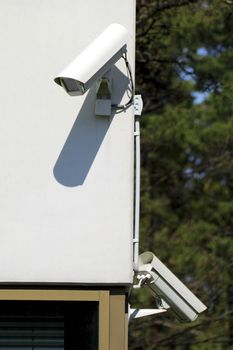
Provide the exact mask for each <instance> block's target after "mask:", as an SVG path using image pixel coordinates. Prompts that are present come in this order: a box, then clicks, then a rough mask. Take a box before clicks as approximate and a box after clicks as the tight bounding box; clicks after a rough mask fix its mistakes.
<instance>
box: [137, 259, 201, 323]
mask: <svg viewBox="0 0 233 350" xmlns="http://www.w3.org/2000/svg"><path fill="white" fill-rule="evenodd" d="M138 266H139V268H138V272H137V278H138V279H139V280H140V281H142V285H143V284H144V285H145V286H146V287H147V288H148V289H149V290H150V291H151V292H152V294H153V295H154V297H155V298H156V299H158V298H159V299H160V301H161V307H163V308H169V307H170V308H171V310H172V311H173V312H174V313H175V314H176V316H177V317H178V318H179V319H180V320H182V321H194V320H195V319H196V318H197V317H198V315H199V313H201V312H203V311H204V310H206V306H205V305H204V304H203V303H202V302H201V301H200V300H199V299H198V298H197V297H196V296H195V295H194V294H193V293H192V292H191V291H190V290H189V289H188V288H187V287H186V286H185V285H184V284H183V283H182V282H181V281H180V280H179V279H178V278H177V277H176V276H175V275H174V274H173V273H172V272H171V271H170V270H169V269H168V268H167V267H166V266H165V265H164V264H163V263H162V262H161V261H160V260H159V259H158V258H157V257H156V256H155V255H154V254H153V253H151V252H146V253H143V254H141V255H140V256H139V265H138Z"/></svg>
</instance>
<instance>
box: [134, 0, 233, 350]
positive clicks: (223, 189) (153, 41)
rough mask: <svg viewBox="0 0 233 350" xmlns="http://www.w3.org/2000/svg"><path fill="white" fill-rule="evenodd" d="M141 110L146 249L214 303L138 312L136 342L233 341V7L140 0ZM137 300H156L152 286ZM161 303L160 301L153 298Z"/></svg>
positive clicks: (217, 344)
mask: <svg viewBox="0 0 233 350" xmlns="http://www.w3.org/2000/svg"><path fill="white" fill-rule="evenodd" d="M136 57H137V66H136V77H137V81H136V86H137V90H138V92H140V93H142V95H143V97H144V101H145V113H144V116H143V117H142V189H141V208H142V209H141V241H140V245H141V251H147V250H150V251H153V252H155V253H156V255H157V256H158V257H159V258H160V259H161V260H162V261H163V262H165V263H166V264H167V265H168V266H169V268H171V269H172V270H173V272H175V273H176V274H177V275H178V276H179V277H180V278H181V279H182V280H183V281H184V282H185V283H186V284H187V285H188V286H189V287H190V288H191V290H192V291H194V292H195V293H196V294H197V295H198V296H199V297H200V298H201V299H202V300H203V302H205V304H206V305H207V306H208V311H207V312H205V313H204V314H203V315H202V316H201V317H200V318H199V320H198V321H196V322H194V323H192V324H185V325H184V324H179V323H178V322H177V321H176V320H175V319H174V318H173V316H172V315H170V314H169V313H168V314H167V315H163V316H156V317H151V318H148V319H145V320H143V319H139V320H137V321H133V323H132V325H131V328H130V331H131V332H130V334H131V336H130V349H131V350H140V349H148V350H153V349H176V350H181V349H182V350H183V349H184V350H196V349H199V350H207V349H208V350H209V349H211V350H215V349H216V350H218V349H233V69H232V68H233V6H232V3H231V1H223V0H199V1H198V0H197V1H195V0H189V1H188V0H170V1H169V0H164V1H162V0H161V1H159V0H157V1H156V0H138V1H137V56H136ZM132 301H133V302H134V305H135V304H137V305H138V306H141V307H143V306H145V305H149V306H150V307H152V306H153V303H154V301H153V298H151V297H150V295H147V294H146V291H140V292H133V294H132ZM154 306H155V305H154Z"/></svg>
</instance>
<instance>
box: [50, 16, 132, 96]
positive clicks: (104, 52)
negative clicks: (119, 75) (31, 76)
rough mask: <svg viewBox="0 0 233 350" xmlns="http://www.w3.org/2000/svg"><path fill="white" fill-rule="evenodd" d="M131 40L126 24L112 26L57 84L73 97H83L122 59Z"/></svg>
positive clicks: (60, 75)
mask: <svg viewBox="0 0 233 350" xmlns="http://www.w3.org/2000/svg"><path fill="white" fill-rule="evenodd" d="M128 39H129V33H128V30H127V29H126V28H125V27H124V26H123V25H121V24H118V23H113V24H111V25H110V26H109V27H107V28H106V29H105V30H104V32H102V33H101V34H100V35H99V36H98V37H97V38H96V39H95V40H94V41H93V42H92V43H91V44H90V45H89V46H88V47H87V48H86V49H85V50H84V51H82V52H81V53H80V55H79V56H78V57H77V58H75V60H74V61H72V62H71V63H70V64H69V65H68V66H67V67H66V68H65V69H64V70H63V71H62V72H61V73H60V74H59V75H58V76H57V77H56V78H55V79H54V81H55V82H56V83H57V84H59V85H60V86H62V87H63V88H64V89H65V91H66V92H67V93H68V94H69V95H70V96H79V95H83V94H84V93H85V92H86V91H87V90H88V89H89V88H90V87H91V86H92V85H93V83H94V82H95V81H97V80H98V79H100V78H101V77H103V76H104V74H105V73H106V72H107V71H109V70H110V69H111V67H112V66H113V65H114V64H115V63H116V62H117V61H118V60H119V59H120V58H121V57H122V55H123V54H124V53H125V52H126V44H127V41H128Z"/></svg>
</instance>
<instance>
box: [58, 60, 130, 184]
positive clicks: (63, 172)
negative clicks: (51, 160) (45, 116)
mask: <svg viewBox="0 0 233 350" xmlns="http://www.w3.org/2000/svg"><path fill="white" fill-rule="evenodd" d="M112 77H113V95H114V103H115V104H118V103H120V102H121V100H122V97H123V95H124V93H125V91H127V90H128V89H129V79H128V77H127V76H125V75H124V74H123V73H122V72H121V71H120V70H119V69H118V68H116V67H113V69H112ZM114 81H116V82H117V84H115V88H114ZM71 98H74V97H71ZM77 98H78V97H77ZM95 98H96V89H95V86H93V87H92V88H91V89H90V90H89V92H88V93H87V97H86V99H85V101H84V103H83V105H82V108H81V110H80V112H79V114H78V116H77V118H76V120H75V122H74V125H73V127H72V129H71V131H70V133H69V136H68V138H67V140H66V142H65V144H64V146H63V147H62V150H61V152H60V155H59V157H58V159H57V161H56V164H55V166H54V169H53V173H54V177H55V179H56V180H57V182H59V183H60V184H61V185H63V186H67V187H76V186H82V185H83V183H84V181H85V179H86V177H87V175H88V173H89V171H90V169H91V166H92V164H93V162H94V159H95V157H96V155H97V153H98V151H99V149H100V147H101V144H102V142H103V140H104V138H105V136H106V134H107V132H108V129H109V127H110V125H111V122H112V120H113V118H114V117H116V118H118V117H119V114H117V113H114V114H113V115H112V116H111V117H96V116H95V112H94V108H95Z"/></svg>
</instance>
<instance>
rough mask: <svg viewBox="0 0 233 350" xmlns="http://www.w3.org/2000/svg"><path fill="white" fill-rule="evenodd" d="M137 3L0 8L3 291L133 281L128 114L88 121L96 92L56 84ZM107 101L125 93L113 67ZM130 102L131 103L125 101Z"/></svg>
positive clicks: (3, 0) (61, 0)
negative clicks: (18, 285)
mask: <svg viewBox="0 0 233 350" xmlns="http://www.w3.org/2000/svg"><path fill="white" fill-rule="evenodd" d="M134 12H135V3H134V0H117V1H116V0H98V1H94V0H85V1H83V0H33V1H31V0H0V32H1V35H0V52H1V54H0V76H1V84H0V164H1V171H0V283H1V282H55V283H56V282H62V283H63V282H67V283H69V282H71V283H94V284H97V283H107V284H109V283H113V284H118V283H120V284H127V283H130V282H131V281H132V231H133V227H132V226H133V122H134V121H133V109H132V108H129V109H128V110H127V111H126V112H121V113H120V114H117V115H114V116H112V118H110V119H109V118H100V117H99V118H96V117H95V115H94V101H95V88H93V89H91V90H90V91H88V92H87V93H86V94H85V95H84V96H82V97H70V96H68V95H67V94H66V93H65V92H64V90H63V89H62V88H61V87H59V86H58V85H56V84H55V83H54V82H53V78H54V77H55V76H56V75H57V74H58V73H59V72H60V71H61V69H62V68H64V66H65V65H66V64H67V63H69V62H70V61H71V60H72V59H73V58H75V57H76V56H77V54H78V53H79V52H81V50H82V49H83V48H85V46H87V44H89V43H90V42H91V41H92V40H93V39H94V38H96V36H97V35H98V34H100V33H101V32H102V31H103V30H104V29H105V28H106V27H107V26H108V25H109V24H111V23H114V22H115V23H120V24H122V25H124V26H125V27H127V29H128V30H129V32H130V34H131V36H132V37H131V39H130V41H129V43H128V57H129V60H130V62H131V65H132V68H133V69H134V21H135V19H134ZM114 78H115V80H114V82H113V98H114V102H115V103H119V102H120V101H121V99H122V94H123V92H124V90H125V87H126V86H127V84H128V79H127V77H126V69H125V66H124V62H123V60H120V61H119V62H118V63H117V65H116V67H114ZM123 100H124V101H127V96H124V97H123Z"/></svg>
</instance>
